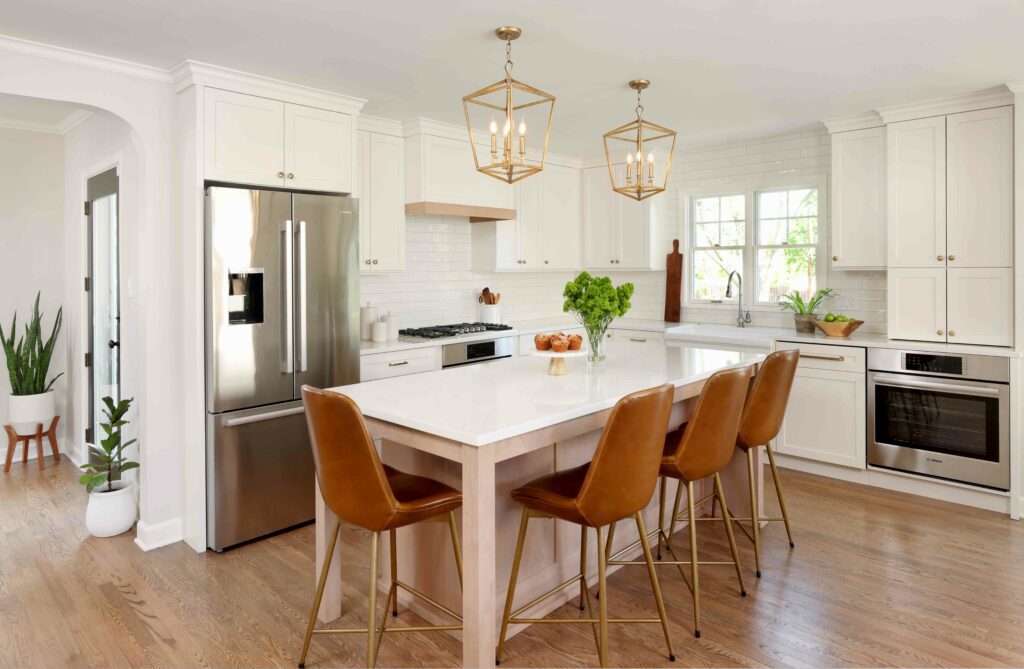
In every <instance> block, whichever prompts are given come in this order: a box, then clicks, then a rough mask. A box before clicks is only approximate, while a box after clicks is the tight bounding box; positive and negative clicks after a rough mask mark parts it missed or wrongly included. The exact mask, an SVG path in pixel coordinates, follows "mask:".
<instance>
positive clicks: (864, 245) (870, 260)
mask: <svg viewBox="0 0 1024 669" xmlns="http://www.w3.org/2000/svg"><path fill="white" fill-rule="evenodd" d="M885 162H886V154H885V128H884V127H878V128H866V129H864V130H851V131H848V132H836V133H833V134H832V234H831V241H832V266H833V267H836V268H843V269H884V268H885V246H886V244H885V236H886V230H885Z"/></svg>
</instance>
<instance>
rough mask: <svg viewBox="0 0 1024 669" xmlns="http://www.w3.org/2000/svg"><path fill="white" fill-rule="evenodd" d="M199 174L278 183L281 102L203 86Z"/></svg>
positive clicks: (281, 180)
mask: <svg viewBox="0 0 1024 669" xmlns="http://www.w3.org/2000/svg"><path fill="white" fill-rule="evenodd" d="M203 95H204V96H205V104H204V107H205V109H204V111H205V114H204V120H203V127H204V137H203V144H204V155H205V161H204V162H205V170H204V175H203V176H204V178H206V179H208V180H210V181H228V182H232V183H242V184H252V185H255V186H283V185H284V181H285V179H284V103H283V102H279V101H277V100H268V99H267V98H260V97H256V96H254V95H243V94H241V93H232V92H231V91H222V90H220V89H219V88H207V89H205V90H204V93H203Z"/></svg>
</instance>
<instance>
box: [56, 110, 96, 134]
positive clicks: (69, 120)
mask: <svg viewBox="0 0 1024 669" xmlns="http://www.w3.org/2000/svg"><path fill="white" fill-rule="evenodd" d="M92 115H93V112H91V111H89V110H88V109H76V110H74V111H73V112H71V113H70V114H68V115H67V116H65V117H64V119H63V120H62V121H61V122H60V123H58V124H57V132H59V133H60V134H62V135H66V134H67V133H69V132H71V131H72V130H74V129H75V128H77V127H78V126H80V125H82V124H83V123H85V122H86V121H87V120H89V119H90V118H91V117H92Z"/></svg>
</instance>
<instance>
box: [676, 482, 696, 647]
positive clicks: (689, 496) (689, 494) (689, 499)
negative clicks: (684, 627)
mask: <svg viewBox="0 0 1024 669" xmlns="http://www.w3.org/2000/svg"><path fill="white" fill-rule="evenodd" d="M679 487H680V489H682V486H679ZM686 510H687V512H688V513H689V517H690V586H691V587H692V589H693V636H695V637H697V638H698V639H699V638H700V576H699V571H700V566H699V564H698V557H697V512H696V510H695V509H694V506H693V481H687V482H686Z"/></svg>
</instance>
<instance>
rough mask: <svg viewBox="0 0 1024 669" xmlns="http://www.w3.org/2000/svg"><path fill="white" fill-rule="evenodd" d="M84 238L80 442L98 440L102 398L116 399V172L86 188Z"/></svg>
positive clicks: (118, 302) (118, 396)
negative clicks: (84, 374) (84, 388)
mask: <svg viewBox="0 0 1024 669" xmlns="http://www.w3.org/2000/svg"><path fill="white" fill-rule="evenodd" d="M86 190H87V198H88V201H87V202H86V211H87V212H88V213H87V219H86V220H87V225H88V237H89V241H88V244H89V263H88V267H89V276H88V278H87V287H88V290H89V323H90V332H89V347H88V351H89V353H88V355H89V360H88V362H89V423H88V425H87V427H86V430H87V434H86V441H89V442H92V441H93V440H95V439H98V438H100V437H101V436H102V433H101V432H100V429H99V425H100V423H104V422H107V421H106V418H105V417H104V416H103V409H104V407H105V405H104V402H103V398H104V397H110V398H111V399H113V400H114V402H117V401H118V400H120V399H121V299H120V281H119V274H120V265H119V257H118V249H119V239H118V231H119V220H118V211H119V208H118V176H117V168H114V169H111V170H108V171H106V172H103V173H102V174H98V175H96V176H94V177H92V178H91V179H89V181H88V182H87V184H86Z"/></svg>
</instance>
